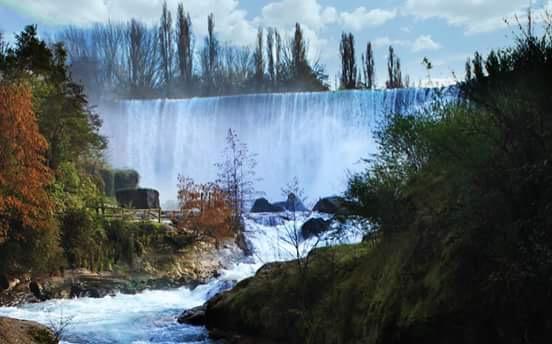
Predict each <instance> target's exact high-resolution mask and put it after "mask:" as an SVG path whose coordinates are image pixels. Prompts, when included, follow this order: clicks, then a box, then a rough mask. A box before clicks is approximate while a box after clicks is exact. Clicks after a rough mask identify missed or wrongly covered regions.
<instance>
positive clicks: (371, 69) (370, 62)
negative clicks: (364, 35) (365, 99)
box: [362, 42, 376, 90]
mask: <svg viewBox="0 0 552 344" xmlns="http://www.w3.org/2000/svg"><path fill="white" fill-rule="evenodd" d="M362 64H363V68H364V86H365V87H366V88H367V89H369V90H371V89H373V88H375V87H376V68H375V63H374V51H373V50H372V42H368V44H367V45H366V55H363V56H362Z"/></svg>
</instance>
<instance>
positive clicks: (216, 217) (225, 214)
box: [178, 177, 232, 241]
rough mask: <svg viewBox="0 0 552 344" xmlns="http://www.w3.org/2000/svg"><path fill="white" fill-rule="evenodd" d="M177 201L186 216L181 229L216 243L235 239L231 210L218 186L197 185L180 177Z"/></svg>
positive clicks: (211, 184)
mask: <svg viewBox="0 0 552 344" xmlns="http://www.w3.org/2000/svg"><path fill="white" fill-rule="evenodd" d="M178 200H179V202H180V208H181V212H182V213H183V214H184V217H183V219H182V221H181V222H180V226H181V227H184V228H187V229H189V230H192V231H194V232H195V234H196V235H197V236H200V237H201V236H207V237H210V238H214V239H215V240H217V241H218V240H220V239H223V238H227V237H231V236H232V226H231V214H232V210H231V208H230V207H229V206H228V198H227V196H226V194H225V193H224V192H223V191H222V189H221V188H220V186H218V185H217V184H214V183H206V184H196V183H194V182H193V181H192V180H191V179H189V178H184V177H179V183H178Z"/></svg>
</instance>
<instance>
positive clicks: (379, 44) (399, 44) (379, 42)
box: [372, 36, 410, 47]
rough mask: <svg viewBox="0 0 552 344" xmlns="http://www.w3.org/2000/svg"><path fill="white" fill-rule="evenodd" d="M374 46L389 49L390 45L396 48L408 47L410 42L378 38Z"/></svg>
mask: <svg viewBox="0 0 552 344" xmlns="http://www.w3.org/2000/svg"><path fill="white" fill-rule="evenodd" d="M372 44H374V46H375V47H388V46H390V45H392V46H394V47H406V46H409V45H410V42H409V41H406V40H401V39H391V38H389V37H387V36H385V37H379V38H376V39H375V40H374V41H373V42H372Z"/></svg>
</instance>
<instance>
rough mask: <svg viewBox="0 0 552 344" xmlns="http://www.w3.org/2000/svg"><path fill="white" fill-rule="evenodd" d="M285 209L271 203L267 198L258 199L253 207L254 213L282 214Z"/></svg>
mask: <svg viewBox="0 0 552 344" xmlns="http://www.w3.org/2000/svg"><path fill="white" fill-rule="evenodd" d="M282 211H284V208H282V207H279V206H276V205H274V204H272V203H270V202H269V201H268V200H267V199H266V198H258V199H256V200H255V203H253V207H251V212H252V213H280V212H282Z"/></svg>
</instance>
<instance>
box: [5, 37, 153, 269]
mask: <svg viewBox="0 0 552 344" xmlns="http://www.w3.org/2000/svg"><path fill="white" fill-rule="evenodd" d="M0 46H1V47H2V48H1V49H0V77H1V79H0V273H2V274H16V275H17V274H22V273H31V274H40V273H44V272H55V271H58V270H59V269H60V268H63V267H65V266H68V267H71V268H78V267H84V268H88V269H90V270H96V271H97V270H102V269H111V268H112V267H113V266H114V265H116V264H123V265H128V266H132V264H133V261H134V260H135V259H136V257H139V256H140V255H141V254H142V253H143V252H144V250H146V249H147V248H148V246H147V244H153V242H159V241H162V240H164V239H162V238H161V237H159V236H158V233H157V231H149V230H147V228H149V227H148V226H150V225H148V224H132V223H127V222H124V221H121V222H119V221H107V220H104V218H103V217H100V216H99V215H98V213H97V211H96V209H98V208H101V207H103V206H104V205H105V204H110V203H113V202H114V201H113V199H112V197H113V196H114V194H115V191H117V190H119V189H127V188H136V187H137V185H138V182H139V176H138V173H137V172H136V171H131V170H112V169H110V168H109V166H107V165H106V164H105V162H104V161H103V158H102V153H103V149H104V148H105V147H106V140H105V138H103V137H102V136H100V135H99V133H98V132H99V128H100V125H101V122H100V121H99V119H98V117H97V115H96V114H94V113H93V112H92V111H91V110H90V108H89V106H88V102H87V99H86V96H85V95H84V93H83V89H82V87H81V86H80V85H78V84H76V83H74V82H73V81H72V79H71V77H70V73H69V71H68V70H67V61H66V52H65V49H64V47H63V45H61V44H54V45H52V46H48V45H47V44H46V43H45V42H44V41H42V40H40V39H39V38H38V34H37V31H36V27H34V26H28V27H26V28H25V30H24V31H23V32H22V33H21V34H19V35H17V36H16V44H15V45H14V47H8V46H7V44H4V43H1V44H0ZM149 232H151V233H150V234H151V235H150V234H147V233H149Z"/></svg>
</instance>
